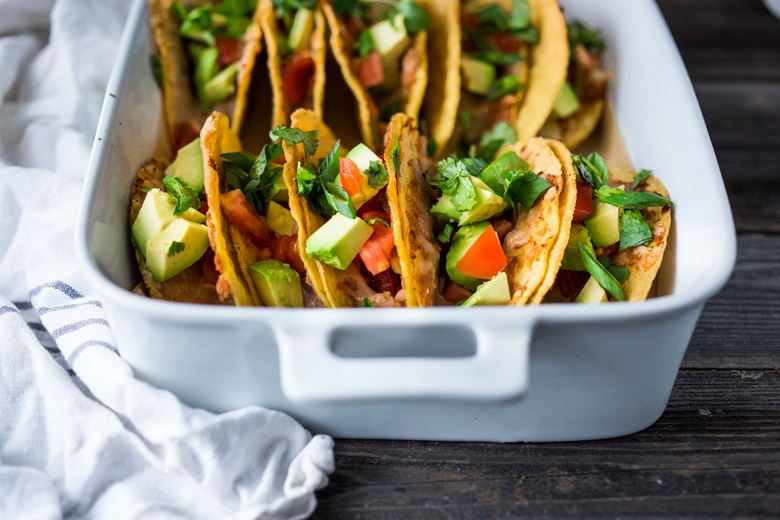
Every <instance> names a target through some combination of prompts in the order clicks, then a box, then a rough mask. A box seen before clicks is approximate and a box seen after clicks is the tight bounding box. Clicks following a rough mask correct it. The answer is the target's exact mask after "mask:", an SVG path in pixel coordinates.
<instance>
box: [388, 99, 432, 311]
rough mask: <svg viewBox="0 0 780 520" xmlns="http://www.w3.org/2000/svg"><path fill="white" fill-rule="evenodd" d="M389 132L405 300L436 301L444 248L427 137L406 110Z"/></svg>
mask: <svg viewBox="0 0 780 520" xmlns="http://www.w3.org/2000/svg"><path fill="white" fill-rule="evenodd" d="M387 135H388V136H389V137H390V139H388V140H389V141H390V142H388V143H387V145H386V146H385V156H384V159H385V164H386V165H387V171H388V173H389V176H388V185H387V202H388V204H389V205H390V210H391V215H392V228H393V237H394V239H395V247H396V251H397V253H398V258H399V261H400V264H401V273H400V274H401V283H402V284H403V290H404V300H405V305H406V307H429V306H433V305H436V300H437V296H438V294H439V291H438V276H437V271H438V266H439V252H440V248H439V244H438V241H437V240H436V236H435V235H434V232H433V217H432V216H431V214H430V211H429V210H428V208H430V205H431V200H430V197H429V196H428V192H429V189H428V186H427V183H426V182H425V179H424V178H423V175H424V174H425V171H426V169H427V166H428V162H427V158H426V155H425V150H424V149H422V150H421V147H422V146H424V142H422V141H421V140H420V135H419V132H418V129H417V125H416V123H415V122H414V120H413V119H412V118H410V117H409V116H406V115H404V114H396V115H395V116H393V117H392V119H391V120H390V125H389V127H388V131H387ZM396 142H397V145H396ZM396 154H397V155H396ZM396 157H397V159H396ZM396 161H397V162H398V169H396V166H395V165H396Z"/></svg>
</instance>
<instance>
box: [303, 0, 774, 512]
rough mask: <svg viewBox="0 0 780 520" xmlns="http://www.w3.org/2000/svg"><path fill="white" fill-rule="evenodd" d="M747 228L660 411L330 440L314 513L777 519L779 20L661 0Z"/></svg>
mask: <svg viewBox="0 0 780 520" xmlns="http://www.w3.org/2000/svg"><path fill="white" fill-rule="evenodd" d="M658 5H659V7H660V8H661V10H662V12H663V14H664V16H665V17H666V19H667V21H668V24H669V27H670V29H671V31H672V34H673V36H674V38H675V40H676V41H677V44H678V46H679V48H680V52H681V55H682V57H683V60H684V61H685V63H686V66H687V68H688V71H689V73H690V76H691V79H692V81H693V84H694V89H695V91H696V93H697V96H698V98H699V102H700V105H701V108H702V112H703V114H704V118H705V121H706V123H707V127H708V129H709V131H710V135H711V138H712V142H713V146H714V148H715V153H716V155H717V158H718V162H719V165H720V168H721V171H722V173H723V178H724V182H725V184H726V189H727V191H728V195H729V200H730V203H731V207H732V212H733V215H734V220H735V224H736V228H737V232H738V257H737V265H736V268H735V270H734V273H733V275H732V277H731V279H730V281H729V282H728V284H727V285H726V286H725V287H724V289H723V290H722V291H721V292H720V293H719V294H717V295H716V296H715V297H713V298H712V299H711V300H710V301H709V302H708V303H707V305H706V306H705V308H704V311H703V313H702V315H701V318H700V319H699V322H698V325H697V328H696V330H695V332H694V335H693V337H692V339H691V343H690V346H689V349H688V351H687V353H686V356H685V358H684V359H683V363H682V367H681V369H680V372H679V374H678V378H677V381H676V384H675V386H674V389H673V391H672V395H671V399H670V401H669V404H668V406H667V409H666V411H665V413H664V414H663V415H662V417H661V418H660V419H659V420H658V421H657V422H656V423H655V424H654V425H652V426H651V427H649V428H648V429H646V430H644V431H642V432H639V433H636V434H634V435H630V436H627V437H622V438H619V439H611V440H606V441H594V442H577V443H555V444H494V443H459V442H454V443H443V442H442V443H438V442H407V441H370V440H347V439H337V440H336V467H337V469H336V472H335V474H334V475H333V476H332V479H331V483H330V485H329V486H328V487H327V488H325V489H324V490H322V491H321V492H320V493H319V494H318V499H319V506H318V509H317V511H316V512H315V514H314V515H313V516H312V518H316V519H331V518H334V519H335V518H338V519H362V518H367V519H368V518H370V519H389V518H404V519H417V518H420V519H422V518H425V519H437V518H455V519H458V518H469V519H471V518H516V517H526V516H527V517H569V518H583V517H634V516H643V517H692V516H702V517H710V518H712V517H736V516H739V517H762V518H768V517H780V21H778V20H776V19H774V18H773V17H771V16H770V15H769V14H768V13H767V11H766V10H765V9H764V7H763V5H762V3H761V0H658Z"/></svg>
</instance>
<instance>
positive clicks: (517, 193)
mask: <svg viewBox="0 0 780 520" xmlns="http://www.w3.org/2000/svg"><path fill="white" fill-rule="evenodd" d="M507 180H508V182H509V183H508V185H507V188H506V196H505V197H504V198H506V199H507V200H508V201H509V202H510V203H512V205H513V206H515V207H516V205H517V204H518V203H519V204H520V205H521V206H522V207H523V209H524V210H525V211H528V210H530V209H531V208H532V207H533V205H534V204H536V201H537V200H539V197H540V196H541V195H542V194H543V193H544V192H546V191H547V190H548V189H549V188H550V187H551V186H552V183H551V182H550V181H548V180H547V179H544V178H542V177H539V176H538V175H536V174H535V173H534V172H531V171H520V170H515V171H513V172H511V173H510V174H509V176H508V179H507Z"/></svg>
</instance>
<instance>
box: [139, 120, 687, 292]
mask: <svg viewBox="0 0 780 520" xmlns="http://www.w3.org/2000/svg"><path fill="white" fill-rule="evenodd" d="M291 121H292V124H291V126H289V127H288V126H278V127H277V128H276V129H274V130H273V131H272V132H271V133H270V138H271V139H273V141H272V142H271V143H269V144H268V145H266V146H265V147H263V149H262V151H261V152H260V154H258V155H257V156H255V155H253V154H250V153H248V152H246V151H245V150H243V148H242V144H241V141H240V139H239V137H238V135H237V134H236V133H235V131H234V130H232V129H231V127H230V123H229V118H228V117H227V116H225V115H224V114H221V113H219V112H214V113H213V114H212V115H211V116H210V117H209V119H208V120H207V122H206V124H205V125H204V127H203V129H202V130H201V133H200V137H199V138H198V139H196V140H194V141H193V142H192V143H191V144H190V145H188V146H185V147H183V148H182V149H181V150H180V151H179V154H178V155H177V156H176V158H175V160H174V161H173V162H172V163H170V164H165V163H164V161H162V160H160V159H154V160H152V161H150V162H149V163H148V164H147V165H146V166H145V167H144V168H142V169H141V171H140V172H139V175H138V177H137V180H136V183H135V186H134V189H133V197H132V205H131V212H130V219H131V222H132V234H133V241H134V244H135V245H136V251H137V257H138V261H139V265H140V267H141V271H142V273H143V278H144V282H145V288H144V289H143V290H144V291H145V292H146V293H148V294H150V295H151V296H153V297H159V298H164V299H171V300H177V301H190V302H207V303H217V302H220V303H232V304H235V305H250V306H259V305H269V306H293V307H320V306H324V307H358V306H368V307H395V306H407V307H423V306H434V305H455V304H459V305H465V306H470V305H487V304H496V305H497V304H508V305H524V304H539V303H544V302H564V301H566V302H570V301H583V302H605V301H610V300H614V301H622V300H628V301H635V300H642V299H645V298H646V297H647V296H648V294H649V292H650V289H651V286H652V283H653V280H654V279H655V276H656V273H657V272H658V269H659V267H660V265H661V261H662V259H663V253H664V250H665V248H666V243H667V239H668V236H669V232H670V228H671V211H670V210H671V205H672V203H671V201H670V200H669V199H668V193H667V192H666V190H665V189H664V187H663V185H662V184H661V183H660V181H658V179H657V178H656V177H654V176H653V175H652V174H651V173H650V172H649V171H647V170H642V171H640V172H634V171H631V170H624V169H612V170H610V169H608V168H607V166H606V164H605V163H604V161H603V159H602V158H601V156H599V155H598V154H596V153H593V154H590V155H588V156H582V155H577V154H572V152H571V151H570V150H569V149H568V148H567V147H566V145H564V144H563V143H562V142H561V141H559V140H553V139H548V138H542V137H532V138H530V139H528V140H525V141H521V142H508V143H505V144H504V146H502V147H500V148H499V149H498V150H496V151H494V152H489V153H490V154H489V155H485V154H483V155H474V156H466V157H459V156H451V157H448V158H445V159H442V160H439V161H434V160H432V159H431V158H430V157H429V156H428V154H427V146H426V139H425V138H424V136H422V135H421V134H420V132H419V129H418V124H417V122H416V121H415V120H414V119H412V118H410V117H409V116H406V115H404V114H396V115H394V116H393V117H392V118H391V120H390V122H389V124H388V129H387V132H386V134H385V136H384V146H383V151H382V153H381V154H379V155H378V154H375V153H374V152H373V151H371V150H370V149H369V148H368V146H366V145H365V144H359V145H358V146H355V147H353V148H352V149H350V150H347V149H345V148H344V147H342V144H341V142H340V141H339V140H338V138H337V137H336V135H335V134H334V133H333V132H332V130H331V129H330V128H329V127H328V126H327V125H325V124H324V122H323V121H322V119H321V118H319V117H318V116H317V115H316V114H315V113H314V112H313V111H310V110H306V109H299V110H296V111H295V112H294V113H293V114H292V116H291ZM481 151H483V152H485V150H481ZM485 153H488V152H485ZM193 172H196V174H195V175H193ZM174 224H175V225H174ZM193 236H194V237H195V238H193Z"/></svg>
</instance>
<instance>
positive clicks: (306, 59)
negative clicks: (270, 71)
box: [282, 51, 314, 104]
mask: <svg viewBox="0 0 780 520" xmlns="http://www.w3.org/2000/svg"><path fill="white" fill-rule="evenodd" d="M312 74H314V58H312V57H311V53H310V52H309V51H301V52H296V53H294V54H293V55H292V56H291V57H290V61H288V62H287V63H286V64H285V65H284V68H283V69H282V89H284V96H285V97H286V98H287V100H288V101H289V102H290V103H292V104H296V103H299V102H300V101H301V99H303V96H304V94H306V91H308V90H309V84H310V83H311V77H312Z"/></svg>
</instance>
